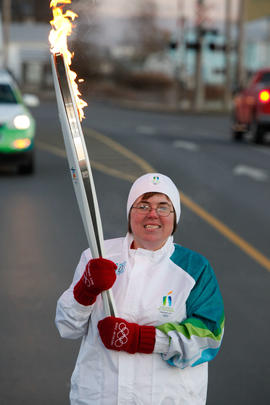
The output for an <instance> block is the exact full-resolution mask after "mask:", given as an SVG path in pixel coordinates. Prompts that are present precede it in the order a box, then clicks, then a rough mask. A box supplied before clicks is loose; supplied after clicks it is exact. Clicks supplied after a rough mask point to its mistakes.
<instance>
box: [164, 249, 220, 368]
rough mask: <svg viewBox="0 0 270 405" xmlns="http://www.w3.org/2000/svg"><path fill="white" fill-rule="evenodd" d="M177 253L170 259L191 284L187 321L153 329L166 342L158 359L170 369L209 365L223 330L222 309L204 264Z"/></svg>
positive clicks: (215, 285)
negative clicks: (167, 339) (160, 358)
mask: <svg viewBox="0 0 270 405" xmlns="http://www.w3.org/2000/svg"><path fill="white" fill-rule="evenodd" d="M179 248H180V247H179ZM180 249H181V250H180ZM180 249H178V252H177V249H176V253H178V255H177V254H175V256H172V258H171V259H172V260H173V261H175V263H176V264H178V265H179V266H180V267H181V268H184V270H185V271H187V272H188V273H189V274H190V276H191V277H193V278H194V280H195V285H194V287H193V289H192V290H191V292H190V294H189V297H188V299H187V301H186V313H187V318H186V319H185V320H183V321H182V322H180V323H165V324H162V325H159V326H158V327H157V328H158V329H159V330H160V331H162V332H163V333H165V334H166V335H168V336H169V338H170V348H169V351H168V353H166V354H164V355H162V356H163V358H164V360H166V361H167V362H168V363H169V364H170V365H172V366H176V367H179V368H185V367H187V366H197V365H198V364H201V363H204V362H206V361H210V360H212V359H213V358H214V357H215V356H216V354H217V353H218V351H219V348H220V345H221V341H222V337H223V330H224V307H223V300H222V296H221V293H220V290H219V286H218V283H217V280H216V277H215V274H214V271H213V269H212V268H211V266H210V264H209V263H208V261H207V260H206V259H205V258H203V257H202V256H201V255H198V254H196V253H194V252H191V251H189V250H188V249H184V248H180Z"/></svg>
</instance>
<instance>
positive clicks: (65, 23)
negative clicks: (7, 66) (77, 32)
mask: <svg viewBox="0 0 270 405" xmlns="http://www.w3.org/2000/svg"><path fill="white" fill-rule="evenodd" d="M59 3H61V4H62V6H60V7H57V6H58V4H59ZM70 3H71V0H51V2H50V7H51V8H52V12H53V19H52V20H51V21H50V24H51V26H52V29H51V31H50V34H49V41H50V44H51V52H52V53H61V54H62V55H63V57H64V60H65V62H66V66H67V70H68V75H69V78H70V82H71V86H72V89H73V92H74V97H75V101H76V105H77V108H78V113H79V118H80V120H82V119H83V118H84V112H83V108H84V107H86V106H87V103H86V102H85V101H84V100H82V99H81V98H80V96H81V93H80V91H79V88H78V84H77V83H76V78H77V74H76V73H75V72H74V71H72V70H71V69H70V65H71V60H72V57H73V54H72V53H71V52H70V51H69V49H68V44H67V38H68V37H69V36H70V35H71V33H72V28H73V24H72V23H73V21H74V20H75V18H77V17H78V14H76V13H74V12H73V11H71V10H67V11H66V12H63V7H64V5H65V4H70ZM79 81H83V79H79Z"/></svg>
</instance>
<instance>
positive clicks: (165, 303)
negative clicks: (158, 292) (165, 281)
mask: <svg viewBox="0 0 270 405" xmlns="http://www.w3.org/2000/svg"><path fill="white" fill-rule="evenodd" d="M172 293H173V291H169V292H168V294H167V295H164V296H163V297H162V305H161V306H160V307H159V308H158V309H159V312H160V313H161V315H162V316H163V317H164V318H166V317H168V316H169V315H170V314H171V313H173V312H174V308H173V299H172Z"/></svg>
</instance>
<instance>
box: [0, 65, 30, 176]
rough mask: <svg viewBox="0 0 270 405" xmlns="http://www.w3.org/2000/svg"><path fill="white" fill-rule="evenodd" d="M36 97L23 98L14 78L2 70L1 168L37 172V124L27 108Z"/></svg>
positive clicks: (0, 80)
mask: <svg viewBox="0 0 270 405" xmlns="http://www.w3.org/2000/svg"><path fill="white" fill-rule="evenodd" d="M34 104H35V105H36V104H38V99H37V98H36V97H35V96H31V95H26V96H24V97H23V96H22V95H21V92H20V90H19V88H18V86H17V83H16V81H15V80H14V79H13V77H12V75H11V74H9V73H8V72H7V71H6V70H0V165H4V166H7V165H8V166H13V167H14V166H15V167H16V168H17V170H18V172H19V173H21V174H31V173H33V172H34V137H35V128H36V124H35V120H34V118H33V116H32V114H31V113H30V111H29V110H28V108H27V106H26V105H29V106H30V105H31V106H34Z"/></svg>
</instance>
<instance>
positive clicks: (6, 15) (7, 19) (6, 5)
mask: <svg viewBox="0 0 270 405" xmlns="http://www.w3.org/2000/svg"><path fill="white" fill-rule="evenodd" d="M2 4H3V8H2V9H3V67H4V68H7V67H8V53H9V43H10V23H11V0H3V2H2Z"/></svg>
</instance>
